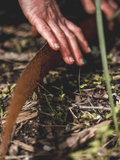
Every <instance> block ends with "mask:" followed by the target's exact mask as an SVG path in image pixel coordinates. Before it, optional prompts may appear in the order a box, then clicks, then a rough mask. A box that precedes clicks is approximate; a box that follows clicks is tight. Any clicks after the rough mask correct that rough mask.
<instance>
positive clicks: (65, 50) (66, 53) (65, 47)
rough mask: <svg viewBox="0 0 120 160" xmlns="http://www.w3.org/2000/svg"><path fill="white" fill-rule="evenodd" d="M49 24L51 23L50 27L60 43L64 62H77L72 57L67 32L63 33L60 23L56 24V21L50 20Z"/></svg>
mask: <svg viewBox="0 0 120 160" xmlns="http://www.w3.org/2000/svg"><path fill="white" fill-rule="evenodd" d="M48 23H49V26H50V28H51V29H52V31H53V33H54V35H55V37H56V39H57V41H58V43H59V44H60V51H61V54H62V57H63V59H64V61H65V62H66V63H67V64H73V63H74V61H75V60H74V58H73V56H72V52H71V50H70V47H69V44H68V41H67V38H66V35H65V32H64V31H62V29H61V28H60V26H58V23H55V21H53V20H49V22H48Z"/></svg>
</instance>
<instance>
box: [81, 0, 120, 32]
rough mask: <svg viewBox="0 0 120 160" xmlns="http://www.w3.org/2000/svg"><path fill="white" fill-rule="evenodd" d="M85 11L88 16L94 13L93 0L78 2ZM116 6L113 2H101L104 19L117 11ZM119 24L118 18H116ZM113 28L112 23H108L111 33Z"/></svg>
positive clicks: (102, 0) (107, 0)
mask: <svg viewBox="0 0 120 160" xmlns="http://www.w3.org/2000/svg"><path fill="white" fill-rule="evenodd" d="M80 1H81V3H82V5H83V7H84V9H85V11H86V12H87V13H88V14H94V13H95V0H80ZM118 8H119V7H118V5H117V3H115V1H113V0H101V10H102V11H103V13H104V14H105V17H106V19H109V18H110V17H112V15H113V14H114V13H115V12H116V11H117V10H118ZM118 21H119V22H120V18H118ZM113 28H114V21H112V22H110V23H108V29H109V30H110V31H112V30H113Z"/></svg>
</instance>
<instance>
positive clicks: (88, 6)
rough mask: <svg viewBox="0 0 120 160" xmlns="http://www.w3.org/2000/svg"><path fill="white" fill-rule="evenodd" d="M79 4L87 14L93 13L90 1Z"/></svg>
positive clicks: (82, 0)
mask: <svg viewBox="0 0 120 160" xmlns="http://www.w3.org/2000/svg"><path fill="white" fill-rule="evenodd" d="M81 3H82V5H83V8H84V9H85V11H86V12H87V13H88V14H94V13H95V6H94V4H93V2H92V1H91V0H81Z"/></svg>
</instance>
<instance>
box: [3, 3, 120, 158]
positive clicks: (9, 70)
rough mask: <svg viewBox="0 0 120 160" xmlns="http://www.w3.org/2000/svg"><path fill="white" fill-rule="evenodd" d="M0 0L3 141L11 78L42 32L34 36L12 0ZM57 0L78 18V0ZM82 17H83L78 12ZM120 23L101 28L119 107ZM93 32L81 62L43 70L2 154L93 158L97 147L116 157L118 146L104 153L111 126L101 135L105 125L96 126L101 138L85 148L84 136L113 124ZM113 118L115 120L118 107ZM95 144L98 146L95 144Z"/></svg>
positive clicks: (113, 143)
mask: <svg viewBox="0 0 120 160" xmlns="http://www.w3.org/2000/svg"><path fill="white" fill-rule="evenodd" d="M0 2H1V3H0V4H1V5H0V116H1V118H0V119H1V121H0V129H1V130H0V131H1V133H0V141H2V130H3V128H4V125H5V120H6V115H7V108H8V106H9V102H10V100H11V97H12V95H13V92H14V86H15V85H14V84H16V83H17V81H18V79H19V77H20V74H21V73H22V71H23V70H24V69H25V67H26V65H27V63H28V62H29V61H30V60H31V59H32V58H33V56H35V54H36V53H37V51H38V50H39V49H40V48H41V47H42V46H43V44H44V43H45V40H44V39H43V38H42V37H40V38H37V39H35V38H34V37H33V35H32V32H31V25H30V24H29V22H28V21H27V19H26V18H25V17H24V15H23V13H22V11H21V9H20V7H19V4H18V2H17V1H16V0H11V1H9V0H4V1H0ZM58 3H59V4H60V7H61V11H62V13H63V14H64V15H65V16H66V17H67V18H68V19H70V20H72V21H74V23H77V24H78V22H79V18H78V17H80V16H81V15H79V6H80V3H79V1H78V0H75V1H74V3H73V2H72V1H71V0H69V2H68V0H66V1H64V0H63V1H61V3H60V1H58ZM71 8H72V9H71ZM82 14H83V13H82ZM78 15H79V16H78ZM84 16H88V15H87V14H84ZM81 17H82V18H81V19H83V16H81ZM116 23H117V22H116ZM91 25H93V24H91ZM105 28H106V26H105ZM119 28H120V25H119V24H117V25H116V26H115V29H114V31H113V32H108V31H106V29H105V35H106V47H107V58H108V66H109V73H110V80H111V82H110V83H111V86H112V95H113V100H114V105H115V107H116V108H118V109H119V105H120V68H119V67H120V29H119ZM94 33H95V32H94ZM95 37H96V33H95V35H93V37H92V38H91V40H90V41H89V44H90V46H91V49H92V53H90V54H89V55H86V54H84V53H83V56H84V59H85V65H84V66H82V67H78V66H76V65H75V64H74V65H71V66H69V65H67V64H65V63H64V62H61V63H60V64H58V65H57V66H56V67H55V68H53V69H52V70H51V71H49V72H48V74H47V75H46V76H45V77H44V79H43V83H42V84H38V87H37V88H36V89H35V90H34V92H33V93H32V94H31V95H30V97H29V99H28V100H27V101H26V103H25V105H24V106H23V108H22V111H21V113H20V114H19V117H18V119H17V121H16V124H15V126H14V128H13V132H12V135H11V137H10V142H9V146H8V151H7V155H8V156H7V157H6V159H24V160H25V159H31V160H32V159H34V160H38V159H46V160H47V159H51V160H55V159H57V160H61V159H62V160H67V159H71V160H72V159H76V160H77V159H82V160H84V159H86V160H87V159H90V160H94V159H100V158H101V156H100V155H99V154H98V153H100V154H102V156H103V157H104V156H106V155H107V157H109V159H111V160H113V159H119V158H120V153H119V151H118V150H117V151H116V150H115V151H111V153H109V154H106V153H108V152H109V150H110V149H111V148H115V147H117V146H118V140H117V137H116V134H115V132H114V133H113V132H112V134H111V135H110V136H108V137H107V138H106V139H105V141H104V140H103V137H105V135H106V134H105V132H108V131H109V130H106V129H103V132H100V133H101V137H100V138H99V140H101V143H100V145H99V147H98V148H99V149H98V150H97V151H95V152H94V154H93V156H92V151H91V153H89V154H88V153H87V154H86V152H85V151H86V150H87V149H89V148H90V146H89V142H93V141H94V140H95V137H96V136H97V135H98V133H97V134H96V132H95V129H96V128H97V127H98V126H100V127H102V126H103V125H105V126H107V125H108V124H110V128H111V129H113V130H114V125H113V122H112V117H111V116H110V113H111V108H110V104H109V100H108V94H107V91H106V84H105V75H104V72H103V69H102V64H101V58H100V51H99V47H98V40H97V37H96V38H95ZM11 86H12V88H11ZM117 121H118V125H119V124H120V118H119V111H118V117H117ZM103 135H104V136H103ZM94 146H95V148H97V145H94ZM76 151H79V154H80V155H79V154H78V155H74V154H73V153H74V152H76ZM84 152H85V154H84ZM105 152H106V153H105ZM81 154H82V157H81V158H80V156H81ZM96 155H97V156H98V157H97V158H96ZM77 156H78V157H77Z"/></svg>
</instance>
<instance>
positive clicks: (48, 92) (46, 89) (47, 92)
mask: <svg viewBox="0 0 120 160" xmlns="http://www.w3.org/2000/svg"><path fill="white" fill-rule="evenodd" d="M37 84H38V85H39V86H40V87H41V88H42V89H44V90H45V91H46V92H47V93H49V94H51V93H50V92H49V91H48V90H47V89H45V88H44V87H43V86H42V85H41V84H40V83H39V82H37Z"/></svg>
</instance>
